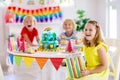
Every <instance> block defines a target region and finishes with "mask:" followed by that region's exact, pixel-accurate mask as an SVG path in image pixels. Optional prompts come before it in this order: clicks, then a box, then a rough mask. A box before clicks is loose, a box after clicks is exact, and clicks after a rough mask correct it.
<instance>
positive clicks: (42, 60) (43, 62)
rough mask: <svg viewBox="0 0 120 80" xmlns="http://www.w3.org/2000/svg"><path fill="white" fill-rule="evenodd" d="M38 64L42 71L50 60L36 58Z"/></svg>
mask: <svg viewBox="0 0 120 80" xmlns="http://www.w3.org/2000/svg"><path fill="white" fill-rule="evenodd" d="M35 59H36V61H37V63H38V64H39V66H40V69H41V70H42V69H43V67H44V65H45V64H46V62H47V61H48V58H35Z"/></svg>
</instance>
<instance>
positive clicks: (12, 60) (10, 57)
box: [9, 54, 14, 64]
mask: <svg viewBox="0 0 120 80" xmlns="http://www.w3.org/2000/svg"><path fill="white" fill-rule="evenodd" d="M9 59H10V62H11V64H13V62H14V56H13V54H9Z"/></svg>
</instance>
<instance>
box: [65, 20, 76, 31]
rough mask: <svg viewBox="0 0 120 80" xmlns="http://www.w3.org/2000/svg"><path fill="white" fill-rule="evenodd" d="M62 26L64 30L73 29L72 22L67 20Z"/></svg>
mask: <svg viewBox="0 0 120 80" xmlns="http://www.w3.org/2000/svg"><path fill="white" fill-rule="evenodd" d="M63 28H64V30H65V31H66V32H72V31H73V30H74V25H73V24H72V22H70V21H67V22H65V23H64V25H63Z"/></svg>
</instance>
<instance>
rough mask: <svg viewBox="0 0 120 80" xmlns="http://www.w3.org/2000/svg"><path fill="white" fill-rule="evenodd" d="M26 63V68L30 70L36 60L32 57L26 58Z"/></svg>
mask: <svg viewBox="0 0 120 80" xmlns="http://www.w3.org/2000/svg"><path fill="white" fill-rule="evenodd" d="M23 60H24V62H25V64H26V66H27V67H28V68H30V66H31V64H32V62H33V60H34V58H30V57H24V59H23Z"/></svg>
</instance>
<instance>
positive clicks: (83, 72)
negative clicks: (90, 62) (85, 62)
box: [81, 70, 90, 76]
mask: <svg viewBox="0 0 120 80" xmlns="http://www.w3.org/2000/svg"><path fill="white" fill-rule="evenodd" d="M81 74H82V76H87V75H89V74H90V71H89V70H84V71H81Z"/></svg>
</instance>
